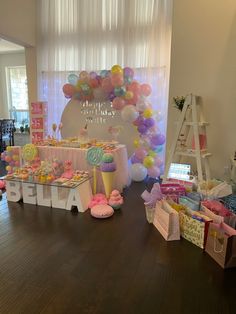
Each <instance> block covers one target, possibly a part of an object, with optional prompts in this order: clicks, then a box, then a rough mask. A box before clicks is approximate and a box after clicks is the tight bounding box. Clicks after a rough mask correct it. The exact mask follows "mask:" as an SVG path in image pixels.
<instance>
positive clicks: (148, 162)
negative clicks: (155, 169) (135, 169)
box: [143, 156, 154, 168]
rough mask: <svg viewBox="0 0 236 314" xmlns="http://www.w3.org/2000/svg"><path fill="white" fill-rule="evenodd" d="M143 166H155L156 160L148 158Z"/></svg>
mask: <svg viewBox="0 0 236 314" xmlns="http://www.w3.org/2000/svg"><path fill="white" fill-rule="evenodd" d="M143 165H144V167H146V168H150V167H152V166H153V165H154V159H153V157H151V156H146V157H145V158H144V160H143Z"/></svg>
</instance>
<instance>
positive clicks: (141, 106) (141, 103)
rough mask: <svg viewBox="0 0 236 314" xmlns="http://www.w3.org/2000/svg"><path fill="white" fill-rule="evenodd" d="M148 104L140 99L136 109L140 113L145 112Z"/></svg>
mask: <svg viewBox="0 0 236 314" xmlns="http://www.w3.org/2000/svg"><path fill="white" fill-rule="evenodd" d="M148 106H149V105H148V103H147V102H146V101H144V100H142V99H140V100H139V101H138V102H137V103H136V109H137V110H138V111H140V112H143V111H144V110H146V109H147V108H148Z"/></svg>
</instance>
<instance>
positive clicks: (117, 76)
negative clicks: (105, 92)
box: [111, 73, 124, 87]
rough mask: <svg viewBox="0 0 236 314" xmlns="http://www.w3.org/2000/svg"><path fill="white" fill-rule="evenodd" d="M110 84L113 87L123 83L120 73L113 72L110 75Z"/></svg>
mask: <svg viewBox="0 0 236 314" xmlns="http://www.w3.org/2000/svg"><path fill="white" fill-rule="evenodd" d="M111 84H112V86H114V87H120V86H122V85H123V84H124V78H123V75H122V74H121V73H114V74H112V76H111Z"/></svg>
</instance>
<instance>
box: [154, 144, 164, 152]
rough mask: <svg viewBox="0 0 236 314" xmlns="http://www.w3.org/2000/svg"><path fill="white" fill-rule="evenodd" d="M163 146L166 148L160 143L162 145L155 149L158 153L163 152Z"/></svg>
mask: <svg viewBox="0 0 236 314" xmlns="http://www.w3.org/2000/svg"><path fill="white" fill-rule="evenodd" d="M163 148H164V146H163V145H160V146H158V147H157V148H156V149H155V152H156V153H161V152H162V151H163Z"/></svg>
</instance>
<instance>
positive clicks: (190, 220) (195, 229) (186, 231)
mask: <svg viewBox="0 0 236 314" xmlns="http://www.w3.org/2000/svg"><path fill="white" fill-rule="evenodd" d="M196 213H197V214H196ZM179 219H180V235H181V236H182V237H183V238H184V239H186V240H188V241H190V242H192V243H193V244H195V245H197V246H199V247H200V248H202V249H203V248H204V246H205V243H206V238H207V232H208V227H209V223H210V222H211V221H212V220H211V218H209V217H207V216H205V215H203V214H202V213H200V212H194V211H191V210H188V211H181V212H179Z"/></svg>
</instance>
